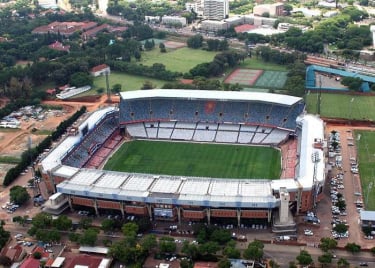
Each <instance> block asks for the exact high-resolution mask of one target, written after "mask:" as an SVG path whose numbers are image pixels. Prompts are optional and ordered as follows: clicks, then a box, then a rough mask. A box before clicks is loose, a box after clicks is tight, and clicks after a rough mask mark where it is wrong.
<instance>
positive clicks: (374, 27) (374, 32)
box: [370, 25, 375, 48]
mask: <svg viewBox="0 0 375 268" xmlns="http://www.w3.org/2000/svg"><path fill="white" fill-rule="evenodd" d="M370 31H371V33H372V47H373V48H375V25H371V26H370Z"/></svg>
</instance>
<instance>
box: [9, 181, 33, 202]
mask: <svg viewBox="0 0 375 268" xmlns="http://www.w3.org/2000/svg"><path fill="white" fill-rule="evenodd" d="M9 196H10V201H11V202H13V203H15V204H17V205H20V206H21V205H23V204H25V203H26V202H27V201H29V199H30V195H29V193H28V192H27V190H26V188H23V187H22V186H19V185H16V186H13V187H12V188H10V192H9Z"/></svg>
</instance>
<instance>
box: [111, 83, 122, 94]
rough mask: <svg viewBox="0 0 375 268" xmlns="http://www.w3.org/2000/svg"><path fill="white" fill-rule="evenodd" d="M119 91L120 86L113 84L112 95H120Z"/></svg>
mask: <svg viewBox="0 0 375 268" xmlns="http://www.w3.org/2000/svg"><path fill="white" fill-rule="evenodd" d="M121 89H122V85H121V84H114V85H113V87H112V92H113V93H120V92H121Z"/></svg>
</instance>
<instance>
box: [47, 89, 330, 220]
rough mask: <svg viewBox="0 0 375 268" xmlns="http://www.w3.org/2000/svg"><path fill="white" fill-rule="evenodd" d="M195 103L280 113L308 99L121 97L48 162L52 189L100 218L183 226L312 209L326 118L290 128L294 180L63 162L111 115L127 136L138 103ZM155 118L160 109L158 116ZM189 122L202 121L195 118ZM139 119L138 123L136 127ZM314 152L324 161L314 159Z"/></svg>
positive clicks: (304, 118)
mask: <svg viewBox="0 0 375 268" xmlns="http://www.w3.org/2000/svg"><path fill="white" fill-rule="evenodd" d="M158 101H163V103H164V105H162V106H160V105H158V103H159V102H158ZM191 101H201V102H202V103H205V104H207V103H208V104H212V103H213V102H218V103H220V105H218V106H220V107H221V106H223V105H224V104H225V103H230V105H231V106H230V107H232V105H239V104H240V103H242V105H246V103H248V104H249V105H250V104H251V107H255V106H256V104H257V103H259V105H271V106H272V107H274V109H277V107H278V106H280V105H281V106H283V107H295V105H299V104H300V103H301V101H302V99H301V98H298V97H293V96H286V95H279V94H269V93H258V92H257V93H254V92H227V91H204V90H200V91H195V90H148V91H141V90H140V91H132V92H126V93H121V102H120V110H119V111H118V110H116V109H115V108H112V107H109V108H106V109H102V110H99V111H96V112H94V113H92V114H91V115H90V116H88V117H87V118H86V119H85V120H84V121H81V123H80V125H79V127H78V130H77V131H76V133H77V134H76V135H74V136H68V137H67V138H66V139H65V140H64V141H62V142H61V143H60V144H59V145H58V146H57V147H56V148H54V149H53V150H52V151H51V152H50V154H49V155H48V156H47V157H46V158H44V159H43V160H42V161H41V165H40V171H41V174H42V176H43V179H44V180H45V181H46V185H47V187H48V188H49V189H50V190H51V191H54V189H55V187H54V186H55V185H56V191H57V192H58V193H61V194H63V195H64V196H66V197H67V199H68V202H69V206H70V208H71V209H74V207H76V206H86V207H91V208H92V209H93V210H94V211H95V213H96V214H97V215H100V214H102V213H107V211H108V210H116V211H118V212H119V213H121V215H122V216H123V217H125V216H126V215H138V216H144V217H149V218H151V219H159V220H168V221H178V222H181V221H183V220H195V221H206V222H208V223H211V221H212V220H213V219H220V218H232V219H234V220H236V221H237V223H238V225H240V224H241V222H243V221H249V220H250V221H251V220H255V219H258V220H263V221H264V222H265V223H267V222H268V223H270V222H271V219H272V214H273V213H275V212H277V211H278V210H279V207H280V204H281V202H282V200H284V202H285V203H286V202H288V203H289V205H291V206H293V207H295V208H296V210H297V212H304V211H308V210H310V209H312V208H313V206H314V205H315V203H316V202H317V201H318V200H319V194H320V192H321V188H322V187H323V185H324V179H325V173H324V154H323V150H322V146H316V144H317V142H319V144H320V145H321V142H322V141H323V139H324V125H323V121H322V120H321V119H319V118H318V117H315V116H313V115H305V114H302V115H300V116H299V117H297V118H296V119H294V120H295V124H296V130H292V129H289V130H288V131H291V133H294V135H295V136H296V139H297V140H298V149H297V152H296V154H298V156H299V160H298V161H297V163H296V165H297V170H296V173H295V177H291V178H287V179H275V180H263V179H254V178H249V179H243V180H235V179H218V178H199V177H186V176H166V175H158V174H135V173H121V172H111V171H103V170H95V169H86V168H80V167H78V168H77V167H70V166H66V165H64V164H63V163H64V162H63V161H62V160H63V159H64V158H65V157H66V155H67V154H69V152H71V151H73V150H75V148H76V147H77V146H78V145H79V144H81V143H82V142H83V141H84V140H85V139H88V138H90V137H91V136H90V135H96V134H95V133H96V129H97V126H98V125H100V123H101V122H102V121H103V120H107V119H106V118H108V116H110V115H111V114H114V113H120V116H119V117H120V119H119V122H118V124H119V126H118V127H119V128H121V131H123V132H125V133H129V132H128V131H127V129H128V127H129V129H130V126H132V124H133V123H136V122H132V121H127V120H128V119H127V118H128V116H132V115H129V114H128V113H129V111H128V110H129V108H131V106H132V105H131V103H133V104H134V108H136V109H143V108H142V107H141V104H142V102H144V104H145V105H146V106H148V107H149V108H150V104H151V103H155V105H157V107H162V108H163V109H166V111H167V112H169V108H168V107H167V106H166V104H167V102H170V103H178V104H179V105H181V104H182V103H183V102H187V105H186V107H190V106H191V105H192V104H189V103H190V102H191ZM249 107H250V106H249ZM154 108H156V106H155V107H154ZM195 108H196V109H197V107H195ZM208 108H210V109H212V108H213V107H212V105H211V106H207V105H205V109H206V110H207V109H208ZM194 111H195V110H194ZM194 111H193V112H194ZM208 112H209V111H208ZM136 113H137V112H136ZM156 113H157V111H156V109H154V113H153V114H154V115H155V114H156ZM130 114H133V112H130ZM147 114H148V113H147ZM209 114H212V113H211V112H209ZM288 114H291V112H288ZM137 115H138V114H137ZM239 117H241V116H240V115H239ZM293 118H294V117H293ZM143 120H144V121H145V122H143V124H145V123H147V124H149V122H150V121H147V119H146V118H144V119H143ZM159 120H161V119H160V118H159ZM181 120H186V118H181ZM190 120H192V121H194V120H195V119H194V118H190ZM239 120H243V118H242V119H241V118H240V119H239ZM139 122H140V121H139V120H138V119H137V123H139ZM167 122H169V121H168V120H166V121H165V123H167ZM173 122H174V124H175V122H176V120H175V119H173ZM155 124H157V123H155ZM221 124H222V125H226V124H228V127H229V126H231V125H233V124H237V123H235V122H232V123H231V124H229V123H225V122H223V123H221ZM238 124H239V123H238ZM242 124H245V123H242ZM249 127H250V125H249ZM85 129H86V131H85V133H83V130H85ZM91 133H93V134H91ZM77 144H78V145H77ZM86 153H87V152H86ZM312 155H314V156H315V159H316V160H317V161H312ZM288 198H289V201H287V200H288ZM288 207H289V206H288ZM285 211H286V209H285V208H284V209H281V214H282V215H281V219H282V221H285V220H286V216H285V215H286V212H285ZM289 223H290V221H289ZM292 223H293V222H292ZM289 225H292V224H289Z"/></svg>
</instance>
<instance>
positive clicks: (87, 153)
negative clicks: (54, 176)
mask: <svg viewBox="0 0 375 268" xmlns="http://www.w3.org/2000/svg"><path fill="white" fill-rule="evenodd" d="M118 119H119V118H118V114H117V113H112V114H109V115H106V117H105V118H103V120H101V121H100V123H99V124H98V126H96V127H95V128H94V129H93V130H92V131H90V132H89V133H87V134H86V136H84V137H83V138H82V140H81V141H80V143H79V144H77V146H75V148H74V150H72V151H71V152H69V154H67V155H66V156H65V157H64V159H62V163H63V164H65V165H68V166H72V167H77V168H81V167H83V166H84V165H85V164H86V163H87V161H89V159H90V158H91V156H92V155H94V154H95V152H96V151H98V150H99V149H100V148H101V147H102V145H103V144H104V143H105V142H106V141H107V139H108V138H109V137H110V136H111V135H112V134H113V133H114V132H115V130H117V129H118Z"/></svg>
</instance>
